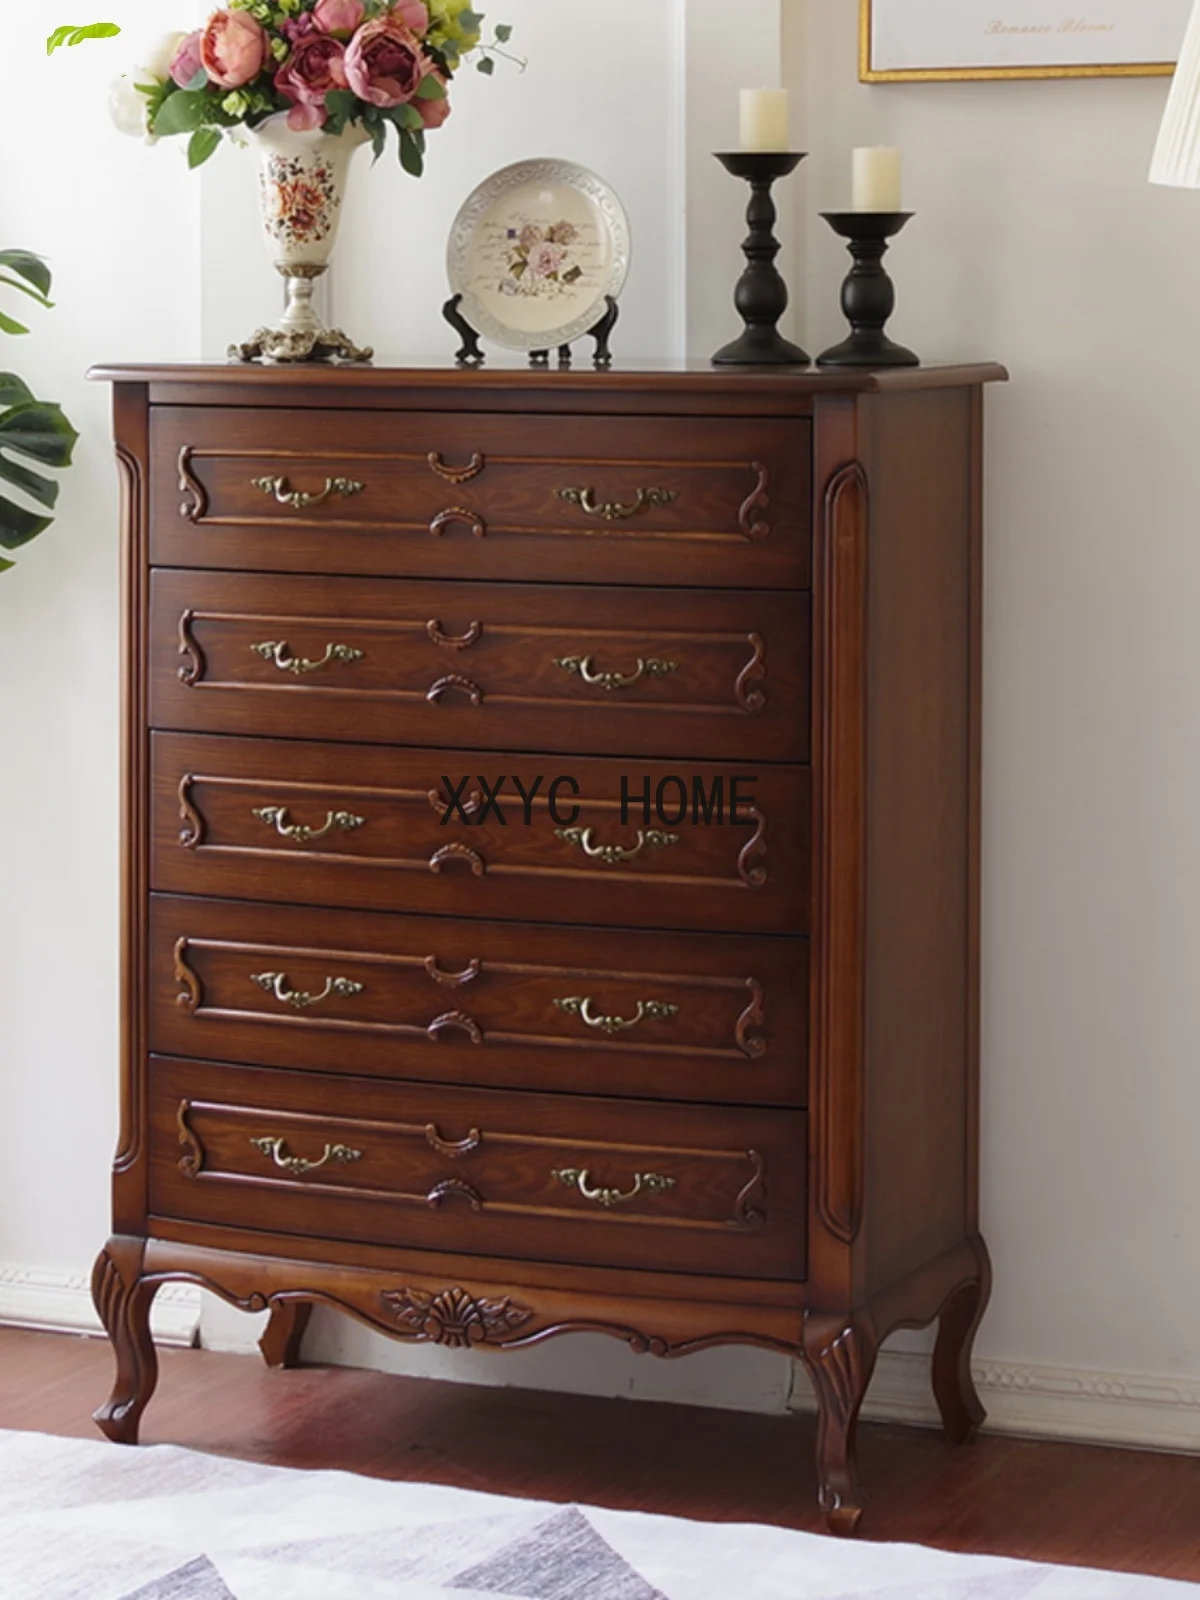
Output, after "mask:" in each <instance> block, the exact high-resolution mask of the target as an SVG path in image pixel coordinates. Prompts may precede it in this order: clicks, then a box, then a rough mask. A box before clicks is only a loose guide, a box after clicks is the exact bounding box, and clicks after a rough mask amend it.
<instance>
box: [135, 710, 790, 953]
mask: <svg viewBox="0 0 1200 1600" xmlns="http://www.w3.org/2000/svg"><path fill="white" fill-rule="evenodd" d="M151 751H152V754H151V760H152V767H153V773H152V818H151V829H152V866H151V887H152V888H154V889H158V890H166V891H173V892H178V893H183V894H201V895H213V896H218V897H220V896H232V897H234V898H240V899H248V900H274V901H288V902H293V903H305V904H310V905H331V906H350V907H361V908H363V909H366V910H387V911H435V912H441V913H445V914H450V915H455V916H470V917H475V916H498V917H518V918H524V919H526V920H535V921H550V922H563V921H566V922H572V923H576V922H596V923H609V924H615V925H616V926H618V927H667V928H671V927H676V928H698V929H705V930H710V931H716V930H719V929H728V930H730V931H738V930H744V931H748V932H755V933H806V932H807V931H808V925H809V859H810V793H811V775H810V772H809V769H808V768H807V767H783V766H769V767H768V766H764V767H762V768H760V769H759V770H757V771H755V769H753V768H747V767H734V766H732V765H730V766H727V767H716V766H711V765H706V764H704V763H698V762H682V761H681V762H678V763H675V764H673V765H664V764H663V763H660V762H648V761H642V760H640V759H636V760H632V761H615V760H584V759H575V758H573V757H551V756H538V757H530V756H520V757H514V756H511V755H499V754H493V753H490V752H486V751H485V752H480V751H457V750H405V749H396V750H391V749H383V748H381V747H380V746H377V745H334V744H324V745H322V744H306V743H303V742H302V741H300V740H292V739H276V740H251V739H222V738H211V737H204V736H203V735H199V734H165V733H159V734H155V735H154V736H153V737H152V740H151ZM476 775H478V776H476ZM501 778H503V784H501V782H500V780H501ZM734 779H736V780H737V783H736V791H737V795H738V799H739V804H738V807H737V818H738V820H737V821H736V823H735V822H734V821H733V820H732V807H731V804H730V797H731V795H732V794H733V793H734V790H735V784H734ZM539 780H540V781H539ZM560 780H561V782H560ZM623 780H624V783H625V786H626V788H627V790H628V793H629V795H630V796H631V797H633V798H634V802H635V803H634V804H633V805H632V806H631V807H629V814H628V817H627V820H624V821H623V820H622V799H621V793H622V781H623ZM518 783H519V784H520V785H521V787H522V789H523V790H524V792H525V793H526V794H527V795H530V796H533V797H534V798H533V801H532V803H531V804H530V806H529V810H528V816H529V818H530V824H529V825H528V826H526V824H525V817H526V811H525V807H524V805H523V804H522V802H521V801H520V799H519V798H518V790H517V787H516V786H517V784H518ZM718 785H719V793H718ZM454 791H457V793H458V795H459V801H458V807H457V809H455V808H452V806H451V803H450V797H451V794H452V792H454ZM660 791H661V793H662V794H663V796H664V799H665V803H666V804H665V807H664V816H660V815H659V814H658V811H657V809H656V808H655V809H652V810H651V812H650V816H649V818H646V817H645V815H644V813H643V809H642V802H641V799H640V798H638V797H640V796H641V795H642V794H643V792H645V793H647V794H648V795H649V796H650V797H651V798H652V799H654V800H656V799H657V797H658V795H659V793H660ZM488 792H490V793H491V795H492V796H493V797H495V798H496V799H497V800H498V804H499V807H500V811H501V815H502V817H503V821H501V820H500V819H499V818H498V817H497V814H496V809H495V807H494V806H493V805H492V804H491V803H490V801H489V799H488ZM681 797H683V799H684V803H685V804H687V805H688V806H689V809H688V810H687V811H686V813H685V814H684V815H682V816H680V810H679V806H680V799H681ZM702 798H704V799H706V800H707V801H708V802H709V803H710V814H711V819H712V820H711V822H709V823H707V824H706V822H705V820H704V819H705V812H704V810H703V809H702V806H701V804H700V802H701V799H702ZM718 799H719V800H720V802H721V810H720V812H719V813H718V811H717V808H716V802H717V800H718ZM555 807H556V808H557V814H555ZM667 807H669V808H670V809H667ZM718 815H719V816H720V818H721V821H720V822H719V823H718V821H717V818H718ZM677 817H678V818H679V820H678V822H676V821H675V820H674V819H675V818H677ZM666 819H670V821H667V820H666Z"/></svg>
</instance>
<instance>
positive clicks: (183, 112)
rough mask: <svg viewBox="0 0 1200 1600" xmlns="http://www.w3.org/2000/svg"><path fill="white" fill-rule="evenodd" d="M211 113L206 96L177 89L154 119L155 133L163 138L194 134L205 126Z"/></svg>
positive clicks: (192, 90)
mask: <svg viewBox="0 0 1200 1600" xmlns="http://www.w3.org/2000/svg"><path fill="white" fill-rule="evenodd" d="M208 112H209V99H208V96H207V95H206V94H201V93H198V92H197V91H196V90H195V89H177V90H176V91H175V93H174V94H169V95H168V96H167V98H166V99H165V100H164V101H163V103H162V105H161V106H160V107H159V108H158V111H157V112H156V113H155V117H154V132H155V133H157V134H158V135H159V136H160V137H161V138H164V139H166V138H170V137H171V135H172V134H176V133H194V132H195V131H196V129H197V128H200V127H202V126H203V125H204V122H205V120H206V118H207V116H208Z"/></svg>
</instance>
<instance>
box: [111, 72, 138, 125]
mask: <svg viewBox="0 0 1200 1600" xmlns="http://www.w3.org/2000/svg"><path fill="white" fill-rule="evenodd" d="M108 111H109V115H110V116H111V117H112V119H113V122H114V123H115V124H116V125H117V127H118V128H119V129H120V131H121V132H122V133H128V134H132V135H133V137H134V138H136V139H140V138H141V137H142V135H143V134H144V133H145V132H146V96H145V95H144V94H139V93H138V91H137V89H136V88H135V87H134V79H133V78H131V77H121V78H114V79H113V85H112V88H111V89H110V90H109V92H108Z"/></svg>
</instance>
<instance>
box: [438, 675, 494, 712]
mask: <svg viewBox="0 0 1200 1600" xmlns="http://www.w3.org/2000/svg"><path fill="white" fill-rule="evenodd" d="M455 691H456V692H457V693H459V694H465V695H466V697H467V699H468V700H469V701H470V702H471V704H472V705H473V706H481V705H482V704H483V690H482V689H481V688H480V687H479V685H478V684H477V683H472V682H471V680H470V678H464V677H463V676H462V674H461V673H459V672H450V673H447V674H446V676H445V677H444V678H439V679H438V680H437V682H436V683H431V684H430V685H429V688H428V689H426V691H425V698H426V700H428V702H429V704H430V705H431V706H436V705H440V703H441V699H442V696H443V695H444V694H450V693H452V692H455Z"/></svg>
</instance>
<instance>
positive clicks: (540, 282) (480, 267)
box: [446, 159, 629, 351]
mask: <svg viewBox="0 0 1200 1600" xmlns="http://www.w3.org/2000/svg"><path fill="white" fill-rule="evenodd" d="M446 269H447V272H448V274H449V278H450V286H451V288H452V289H453V291H454V293H455V294H459V295H461V296H462V305H461V308H460V310H461V314H462V315H463V316H464V317H465V318H466V320H467V321H468V322H469V323H470V324H471V326H472V327H473V328H475V329H476V331H477V332H479V333H481V334H483V335H484V337H485V338H488V339H491V340H492V341H493V343H495V344H498V345H501V346H503V347H504V348H505V349H509V350H525V351H528V350H548V349H551V348H553V347H554V346H557V345H560V344H570V342H571V341H572V340H573V339H578V338H580V337H581V336H582V335H583V334H585V333H588V332H589V331H590V330H591V329H592V328H594V327H595V325H596V323H597V322H599V321H600V319H601V317H602V316H603V315H604V313H605V311H606V310H607V305H606V296H608V295H611V296H612V297H613V299H614V300H615V299H616V298H617V296H618V295H619V294H620V293H621V290H622V289H623V288H624V286H625V279H626V278H627V277H628V275H629V219H628V217H627V216H626V214H625V208H624V207H623V206H622V204H621V202H620V200H619V199H618V198H617V196H616V194H615V193H614V191H613V190H612V189H611V188H610V187H609V186H608V184H607V183H605V181H604V179H603V178H601V177H598V176H597V174H596V173H594V172H589V171H588V169H587V168H586V167H581V166H577V165H576V164H575V162H573V161H556V160H548V159H542V160H537V161H518V162H516V163H515V164H514V165H513V166H511V167H503V168H501V170H500V171H499V172H494V173H493V174H492V176H491V177H490V178H487V179H485V181H484V182H483V183H481V184H480V185H479V187H478V188H477V189H476V190H475V192H474V193H473V194H472V195H471V196H470V197H469V198H468V199H467V201H466V202H465V203H464V205H463V207H462V209H461V210H460V211H459V213H458V216H457V217H456V218H455V220H454V226H453V228H452V229H451V230H450V243H449V246H448V249H447V252H446Z"/></svg>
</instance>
